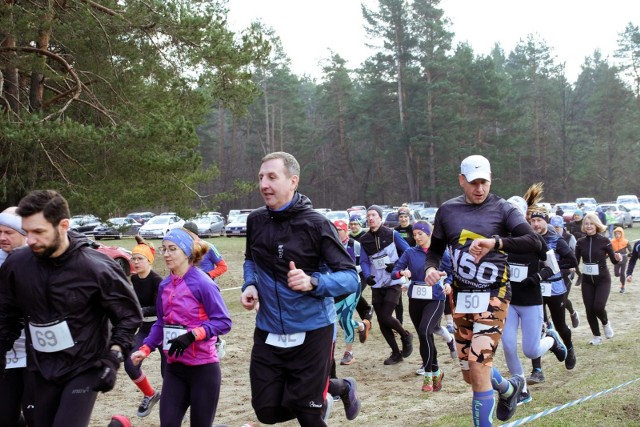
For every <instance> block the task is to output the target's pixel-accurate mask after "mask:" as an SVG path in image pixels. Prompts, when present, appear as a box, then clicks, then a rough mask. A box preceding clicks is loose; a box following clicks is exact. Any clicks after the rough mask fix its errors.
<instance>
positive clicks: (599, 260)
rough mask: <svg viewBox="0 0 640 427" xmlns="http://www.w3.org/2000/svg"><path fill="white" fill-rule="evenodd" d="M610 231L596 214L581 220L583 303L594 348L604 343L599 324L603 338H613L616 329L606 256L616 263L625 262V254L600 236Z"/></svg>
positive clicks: (578, 254)
mask: <svg viewBox="0 0 640 427" xmlns="http://www.w3.org/2000/svg"><path fill="white" fill-rule="evenodd" d="M606 229H607V227H605V226H604V225H602V222H600V219H599V218H598V216H597V215H595V214H593V213H588V214H586V215H585V216H584V220H583V221H582V232H583V233H585V236H584V237H581V238H580V239H578V242H577V243H576V258H577V259H578V265H580V261H582V266H581V269H580V270H581V271H582V301H583V302H584V308H585V311H586V312H587V321H588V322H589V327H590V328H591V332H592V333H593V338H592V339H591V341H589V344H591V345H600V344H602V337H601V336H600V324H599V323H598V320H600V322H602V327H603V329H604V336H605V337H606V338H613V328H612V326H611V322H610V321H609V318H608V317H607V310H606V305H607V300H608V299H609V292H611V275H610V274H609V269H608V268H607V256H608V257H609V259H610V260H611V262H612V263H613V264H617V263H619V262H620V261H622V255H620V254H619V253H615V252H614V251H613V246H612V245H611V241H610V240H609V239H607V238H606V237H605V236H603V235H601V234H600V233H602V232H604V231H605V230H606Z"/></svg>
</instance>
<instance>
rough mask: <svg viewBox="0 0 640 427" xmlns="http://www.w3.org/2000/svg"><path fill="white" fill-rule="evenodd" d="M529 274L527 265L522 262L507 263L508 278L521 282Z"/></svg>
mask: <svg viewBox="0 0 640 427" xmlns="http://www.w3.org/2000/svg"><path fill="white" fill-rule="evenodd" d="M528 275H529V266H528V265H524V264H509V280H510V281H512V282H522V281H523V280H524V279H526V278H527V276H528Z"/></svg>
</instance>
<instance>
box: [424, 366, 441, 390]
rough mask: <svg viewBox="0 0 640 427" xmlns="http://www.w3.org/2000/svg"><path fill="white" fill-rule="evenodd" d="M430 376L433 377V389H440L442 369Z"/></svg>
mask: <svg viewBox="0 0 640 427" xmlns="http://www.w3.org/2000/svg"><path fill="white" fill-rule="evenodd" d="M425 378H426V377H425ZM432 378H433V391H440V390H442V379H443V378H444V371H443V370H442V369H441V370H440V375H438V376H437V377H432Z"/></svg>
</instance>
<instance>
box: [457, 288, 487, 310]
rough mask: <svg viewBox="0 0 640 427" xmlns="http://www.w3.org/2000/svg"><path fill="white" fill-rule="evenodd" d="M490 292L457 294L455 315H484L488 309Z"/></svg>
mask: <svg viewBox="0 0 640 427" xmlns="http://www.w3.org/2000/svg"><path fill="white" fill-rule="evenodd" d="M490 297H491V293H490V292H458V296H457V297H456V313H484V312H485V311H487V310H488V309H489V299H490Z"/></svg>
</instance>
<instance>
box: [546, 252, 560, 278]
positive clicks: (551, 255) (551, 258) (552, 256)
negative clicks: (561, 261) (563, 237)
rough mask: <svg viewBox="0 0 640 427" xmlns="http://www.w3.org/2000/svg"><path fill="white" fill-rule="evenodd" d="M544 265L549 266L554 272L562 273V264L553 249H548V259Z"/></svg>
mask: <svg viewBox="0 0 640 427" xmlns="http://www.w3.org/2000/svg"><path fill="white" fill-rule="evenodd" d="M544 265H546V266H547V267H549V268H550V269H551V271H553V274H558V273H560V266H559V265H558V260H557V259H556V253H555V251H554V250H553V249H549V250H548V251H547V260H546V261H545V262H544Z"/></svg>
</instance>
